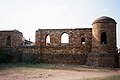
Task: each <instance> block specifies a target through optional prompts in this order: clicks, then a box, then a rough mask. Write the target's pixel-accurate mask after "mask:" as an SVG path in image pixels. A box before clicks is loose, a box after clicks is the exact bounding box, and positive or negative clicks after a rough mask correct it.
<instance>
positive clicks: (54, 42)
mask: <svg viewBox="0 0 120 80" xmlns="http://www.w3.org/2000/svg"><path fill="white" fill-rule="evenodd" d="M64 33H67V34H68V36H69V43H61V36H62V35H63V34H64ZM91 33H92V29H91V28H82V29H39V30H37V31H36V41H35V46H37V47H40V48H41V56H42V57H41V61H42V62H46V63H74V64H75V63H76V64H85V63H86V59H87V54H88V53H90V52H91V43H92V41H91V37H92V34H91ZM48 35H50V43H49V44H47V43H46V37H47V36H48ZM82 38H85V43H84V44H82V43H81V39H82Z"/></svg>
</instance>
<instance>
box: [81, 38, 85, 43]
mask: <svg viewBox="0 0 120 80" xmlns="http://www.w3.org/2000/svg"><path fill="white" fill-rule="evenodd" d="M83 44H85V38H84V37H83V38H81V45H83Z"/></svg>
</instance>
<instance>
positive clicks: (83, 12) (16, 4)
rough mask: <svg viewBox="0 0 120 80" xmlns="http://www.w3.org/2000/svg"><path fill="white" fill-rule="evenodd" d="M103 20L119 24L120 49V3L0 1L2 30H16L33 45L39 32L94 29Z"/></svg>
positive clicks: (112, 0) (108, 0)
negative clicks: (37, 31)
mask: <svg viewBox="0 0 120 80" xmlns="http://www.w3.org/2000/svg"><path fill="white" fill-rule="evenodd" d="M100 16H108V17H111V18H113V19H115V20H116V22H117V47H119V48H120V35H119V34H120V0H0V30H14V29H17V30H19V31H20V32H22V33H23V36H24V37H25V38H26V39H29V38H30V39H31V41H35V31H36V30H38V29H64V28H65V29H66V28H92V25H91V24H92V22H93V21H94V20H95V19H96V18H98V17H100Z"/></svg>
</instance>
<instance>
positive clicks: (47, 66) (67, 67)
mask: <svg viewBox="0 0 120 80" xmlns="http://www.w3.org/2000/svg"><path fill="white" fill-rule="evenodd" d="M18 67H26V68H41V69H63V70H74V71H99V72H100V71H102V72H104V71H109V70H117V68H100V67H99V68H97V67H96V68H95V67H86V66H83V65H82V66H81V65H68V64H45V63H44V64H43V63H41V64H26V63H15V64H13V63H8V64H0V70H4V69H10V68H18Z"/></svg>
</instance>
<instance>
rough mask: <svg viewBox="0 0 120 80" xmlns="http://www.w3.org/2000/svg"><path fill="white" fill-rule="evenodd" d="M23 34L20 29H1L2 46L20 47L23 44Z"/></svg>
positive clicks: (0, 40)
mask: <svg viewBox="0 0 120 80" xmlns="http://www.w3.org/2000/svg"><path fill="white" fill-rule="evenodd" d="M22 38H23V35H22V33H21V32H19V31H18V30H10V31H0V48H1V47H20V46H22V43H23V42H22Z"/></svg>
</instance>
